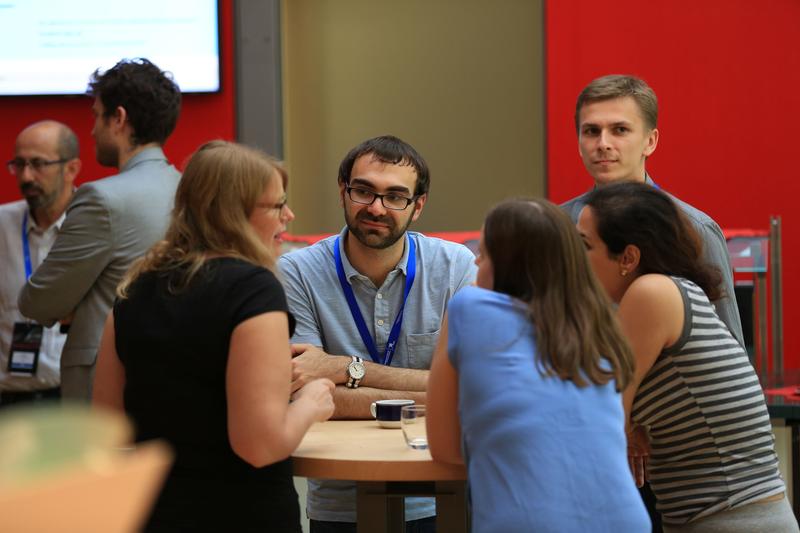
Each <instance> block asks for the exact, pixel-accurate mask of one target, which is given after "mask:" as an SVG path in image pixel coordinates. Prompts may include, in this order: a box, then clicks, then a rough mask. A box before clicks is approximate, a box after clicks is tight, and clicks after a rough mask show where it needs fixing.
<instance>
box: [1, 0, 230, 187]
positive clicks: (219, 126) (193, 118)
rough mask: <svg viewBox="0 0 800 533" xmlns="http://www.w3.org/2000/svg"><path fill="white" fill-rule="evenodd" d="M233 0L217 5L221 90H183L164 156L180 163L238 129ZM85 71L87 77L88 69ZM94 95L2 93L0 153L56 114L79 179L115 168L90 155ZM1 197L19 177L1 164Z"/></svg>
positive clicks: (8, 152) (7, 154)
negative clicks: (75, 147)
mask: <svg viewBox="0 0 800 533" xmlns="http://www.w3.org/2000/svg"><path fill="white" fill-rule="evenodd" d="M232 6H233V2H232V0H223V1H222V2H221V9H220V45H221V52H222V91H221V92H220V93H218V94H188V95H184V98H183V108H182V110H181V116H180V119H179V120H178V125H177V128H176V129H175V132H174V133H173V134H172V136H171V137H170V138H169V140H168V141H167V144H166V146H165V151H166V154H167V157H168V158H169V159H170V161H172V162H173V163H174V164H175V165H177V166H179V167H182V166H183V162H184V160H185V159H186V158H187V157H188V156H189V155H190V154H191V153H192V152H193V151H194V150H195V149H196V148H197V146H198V145H200V144H201V143H202V142H204V141H207V140H210V139H234V138H235V135H236V124H235V104H234V93H235V89H234V85H233V84H234V74H233V65H234V60H233V7H232ZM90 74H91V73H90V72H87V73H86V80H87V83H88V80H89V75H90ZM91 106H92V100H91V99H90V98H89V97H86V96H75V97H63V96H57V97H50V96H47V97H44V96H37V97H2V98H0V117H2V120H0V154H1V155H2V161H3V162H4V163H5V161H8V160H9V159H11V158H12V157H13V156H14V141H15V139H16V137H17V134H18V133H19V132H20V130H22V129H23V128H24V127H25V126H27V125H28V124H30V123H32V122H35V121H37V120H42V119H54V120H58V121H61V122H64V123H65V124H67V125H69V126H70V127H71V128H72V129H73V130H75V133H76V134H77V135H78V138H79V139H80V143H81V160H82V161H83V171H82V172H81V176H80V178H79V180H78V182H79V183H82V182H84V181H90V180H95V179H98V178H102V177H105V176H108V175H110V174H114V173H116V170H114V169H110V168H104V167H101V166H100V165H99V164H97V162H96V161H95V158H94V142H93V140H92V136H91V130H92V123H93V119H92V111H91ZM0 173H2V174H3V175H4V177H5V179H3V180H0V203H3V202H9V201H12V200H18V199H20V198H21V196H20V194H19V189H18V188H17V182H16V180H15V179H14V178H13V176H9V175H8V171H7V170H6V169H5V165H3V168H2V169H1V170H0Z"/></svg>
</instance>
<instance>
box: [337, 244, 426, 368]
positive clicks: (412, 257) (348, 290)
mask: <svg viewBox="0 0 800 533" xmlns="http://www.w3.org/2000/svg"><path fill="white" fill-rule="evenodd" d="M406 242H407V243H408V264H407V266H406V286H405V289H404V290H403V303H402V304H401V305H400V311H399V312H398V313H397V318H395V319H394V324H392V330H391V331H390V332H389V339H388V341H387V343H386V347H385V348H384V350H383V357H381V356H380V355H379V354H378V349H377V347H376V346H375V339H373V338H372V335H370V333H369V329H368V328H367V324H366V322H364V316H363V315H362V314H361V309H359V307H358V302H357V301H356V296H355V294H353V288H352V287H351V286H350V282H349V281H348V280H347V276H346V275H345V273H344V265H343V264H342V253H341V252H340V251H339V237H336V241H335V242H334V243H333V257H334V261H335V263H336V274H337V275H338V276H339V284H340V285H341V286H342V292H344V297H345V299H346V300H347V305H348V307H350V314H351V315H352V316H353V321H354V322H355V323H356V327H357V328H358V332H359V333H360V334H361V340H362V341H363V342H364V346H366V347H367V351H368V352H369V356H370V357H371V358H372V360H373V361H375V362H376V363H380V364H382V365H386V366H389V365H391V364H392V357H394V351H395V349H397V339H398V337H400V328H401V327H402V325H403V312H404V311H405V308H406V300H407V299H408V294H409V293H410V292H411V286H412V285H414V278H415V277H416V275H417V251H416V245H415V244H414V239H412V238H411V237H410V236H409V235H408V234H406Z"/></svg>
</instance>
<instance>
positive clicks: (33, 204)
mask: <svg viewBox="0 0 800 533" xmlns="http://www.w3.org/2000/svg"><path fill="white" fill-rule="evenodd" d="M62 186H63V185H62ZM19 189H20V191H21V192H22V196H24V197H25V201H26V202H28V207H29V208H30V209H31V210H32V211H33V210H36V209H40V208H42V207H48V206H50V205H51V204H52V203H53V202H55V201H56V198H58V196H59V194H60V193H61V190H60V188H59V187H56V188H55V189H53V190H52V191H51V192H50V193H49V194H48V193H45V191H44V190H43V189H42V188H41V187H38V186H37V185H36V184H35V183H30V182H29V183H25V184H23V185H22V186H21V187H20V188H19ZM31 190H35V191H37V192H38V193H39V194H38V195H36V196H28V195H27V194H25V193H26V192H27V191H31Z"/></svg>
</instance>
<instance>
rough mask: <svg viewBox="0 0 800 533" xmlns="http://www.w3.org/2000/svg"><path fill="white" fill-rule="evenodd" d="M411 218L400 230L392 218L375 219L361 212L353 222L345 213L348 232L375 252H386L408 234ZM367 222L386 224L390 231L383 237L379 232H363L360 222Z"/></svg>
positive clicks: (365, 212)
mask: <svg viewBox="0 0 800 533" xmlns="http://www.w3.org/2000/svg"><path fill="white" fill-rule="evenodd" d="M411 218H412V217H410V216H409V217H408V221H406V223H405V225H404V226H403V227H402V228H399V227H398V226H397V224H396V223H395V221H394V219H393V218H392V217H390V216H385V217H374V216H372V215H370V214H369V213H368V212H367V211H366V210H364V211H361V212H360V213H359V214H358V215H356V219H355V221H354V220H352V219H351V218H350V217H349V216H348V214H347V212H346V211H345V221H346V222H347V230H348V231H349V232H350V233H352V234H353V235H354V236H355V238H356V239H358V242H360V243H361V244H363V245H364V246H366V247H367V248H372V249H375V250H384V249H386V248H389V247H390V246H392V245H393V244H394V243H396V242H397V241H398V240H399V239H400V238H401V237H402V236H403V235H404V234H405V232H406V230H407V229H408V227H409V226H410V225H411ZM361 220H367V221H372V222H380V223H382V224H386V225H387V226H388V229H389V233H388V234H387V235H386V236H385V237H382V236H381V235H380V234H378V232H377V231H373V230H367V231H363V230H362V229H361V228H360V227H359V226H358V224H357V222H358V221H361Z"/></svg>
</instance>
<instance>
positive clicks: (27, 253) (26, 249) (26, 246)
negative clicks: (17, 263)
mask: <svg viewBox="0 0 800 533" xmlns="http://www.w3.org/2000/svg"><path fill="white" fill-rule="evenodd" d="M27 229H28V211H25V214H24V215H22V256H23V257H24V259H25V281H28V280H29V279H30V278H31V274H32V273H33V267H32V266H31V245H30V243H28V231H27Z"/></svg>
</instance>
